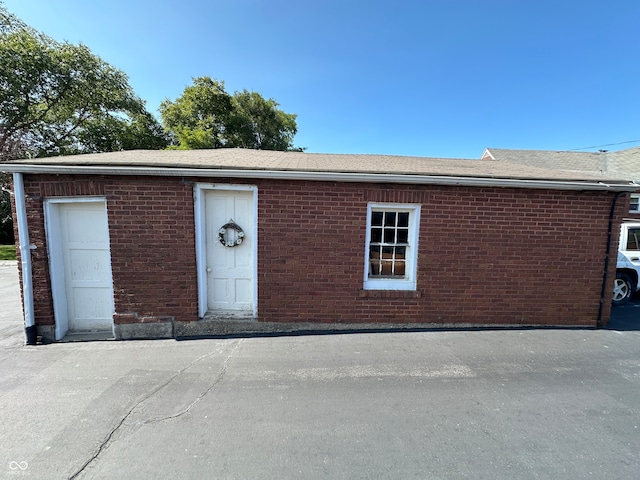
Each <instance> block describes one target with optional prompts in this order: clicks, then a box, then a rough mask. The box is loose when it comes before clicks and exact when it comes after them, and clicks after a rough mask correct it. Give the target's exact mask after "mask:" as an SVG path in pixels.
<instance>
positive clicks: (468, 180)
mask: <svg viewBox="0 0 640 480" xmlns="http://www.w3.org/2000/svg"><path fill="white" fill-rule="evenodd" d="M1 168H2V171H4V172H7V173H27V174H30V173H31V174H34V173H36V174H37V173H47V174H56V175H77V174H85V175H142V176H165V177H214V178H221V177H234V178H262V179H276V180H309V181H334V182H353V183H362V182H366V183H400V184H414V185H448V186H473V187H505V188H506V187H510V188H535V189H546V190H582V191H585V190H588V191H613V192H635V191H638V190H640V184H636V183H634V182H631V181H629V182H624V181H619V180H610V181H609V182H608V183H607V182H606V181H588V180H549V179H518V178H507V177H460V176H450V175H421V174H391V173H343V172H315V171H302V170H300V171H297V170H296V171H292V170H239V169H228V168H225V169H210V168H167V167H109V166H68V165H25V164H11V163H5V164H2V167H1Z"/></svg>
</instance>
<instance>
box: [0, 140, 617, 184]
mask: <svg viewBox="0 0 640 480" xmlns="http://www.w3.org/2000/svg"><path fill="white" fill-rule="evenodd" d="M493 151H494V150H492V152H493ZM496 151H497V150H496ZM503 151H504V152H515V151H513V150H501V151H500V152H503ZM513 158H515V157H510V159H513ZM27 165H39V166H45V165H51V166H70V167H74V166H76V167H77V166H96V167H98V166H99V167H113V168H118V167H144V168H176V169H177V168H182V169H185V168H187V169H232V170H259V171H297V172H327V173H336V172H338V173H340V172H342V173H351V174H360V173H361V174H396V175H432V176H455V177H470V178H506V179H519V180H528V179H532V180H551V181H553V180H567V181H599V182H617V183H620V182H621V181H623V180H624V177H622V178H620V177H617V176H614V175H603V174H601V173H600V172H598V171H590V172H586V171H578V170H575V169H573V170H559V169H558V168H557V166H556V168H549V167H548V166H546V165H545V166H534V165H529V164H526V163H522V164H519V163H517V162H513V161H500V159H497V161H480V160H477V159H475V160H471V159H450V158H428V157H408V156H393V155H361V154H322V153H306V152H277V151H267V150H247V149H235V148H234V149H215V150H131V151H123V152H111V153H97V154H85V155H70V156H64V157H48V158H35V159H29V160H19V161H13V162H11V163H10V164H5V165H4V167H5V168H4V169H5V170H6V171H21V169H22V167H26V166H27ZM1 169H3V165H2V164H0V170H1Z"/></svg>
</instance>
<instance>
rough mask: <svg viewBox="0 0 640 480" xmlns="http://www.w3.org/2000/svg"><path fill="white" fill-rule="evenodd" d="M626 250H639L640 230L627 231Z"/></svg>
mask: <svg viewBox="0 0 640 480" xmlns="http://www.w3.org/2000/svg"><path fill="white" fill-rule="evenodd" d="M627 250H640V228H630V229H629V230H628V231H627Z"/></svg>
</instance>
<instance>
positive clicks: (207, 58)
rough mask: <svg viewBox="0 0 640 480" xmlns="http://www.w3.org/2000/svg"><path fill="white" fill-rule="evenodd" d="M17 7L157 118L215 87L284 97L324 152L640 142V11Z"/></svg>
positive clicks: (579, 4)
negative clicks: (91, 56)
mask: <svg viewBox="0 0 640 480" xmlns="http://www.w3.org/2000/svg"><path fill="white" fill-rule="evenodd" d="M4 4H5V7H6V8H7V9H8V10H9V11H11V12H12V13H14V14H16V15H17V16H18V17H20V18H21V19H22V20H23V21H25V22H26V23H28V24H29V25H31V26H33V27H34V28H36V29H38V30H41V31H43V32H44V33H46V34H48V35H49V36H51V37H53V38H55V39H57V40H67V41H70V42H73V43H78V42H82V43H84V44H85V45H87V46H88V47H90V48H91V50H92V51H93V52H94V53H96V54H98V55H99V56H100V57H102V58H103V59H104V60H106V61H107V62H109V63H111V64H112V65H113V66H115V67H117V68H119V69H121V70H123V71H124V72H125V73H127V75H128V76H129V80H130V84H131V85H132V87H133V88H134V90H135V91H136V93H137V94H138V95H139V96H140V97H142V98H143V99H145V100H146V101H147V107H148V109H149V110H150V111H152V112H153V113H155V114H157V108H158V105H159V104H160V102H161V101H162V100H163V99H165V98H169V99H172V100H173V99H175V98H176V97H178V96H179V95H180V94H181V92H182V91H183V89H184V87H185V86H187V85H189V84H191V79H192V77H196V76H203V75H208V76H210V77H213V78H217V79H219V80H224V81H225V84H226V87H227V90H228V91H229V92H233V91H236V90H242V89H245V88H246V89H247V90H254V91H257V92H259V93H261V94H262V95H263V96H264V97H266V98H274V99H275V100H276V101H277V102H279V103H280V108H282V109H283V110H284V111H286V112H288V113H295V114H297V115H298V118H297V122H298V135H297V136H296V139H295V144H296V146H302V147H307V151H309V152H326V153H383V154H395V155H416V156H429V157H458V158H479V157H480V155H481V154H482V151H483V150H484V148H485V147H499V148H522V149H551V150H572V149H579V148H582V147H590V146H601V145H609V144H616V145H610V146H604V147H602V148H605V149H609V150H617V149H622V148H628V147H635V146H640V35H639V34H638V24H637V22H638V18H640V2H639V1H638V0H608V1H606V2H605V1H603V0H422V1H419V0H411V1H409V0H395V1H393V2H391V1H388V0H387V1H378V0H367V1H365V0H295V1H294V0H208V1H206V0H183V1H182V2H177V1H175V0H173V1H170V0H153V1H151V0H4ZM623 142H628V143H623ZM631 142H633V143H631ZM592 150H593V149H592ZM596 150H597V148H596Z"/></svg>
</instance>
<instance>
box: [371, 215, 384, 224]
mask: <svg viewBox="0 0 640 480" xmlns="http://www.w3.org/2000/svg"><path fill="white" fill-rule="evenodd" d="M371 225H375V226H380V227H381V226H382V212H371Z"/></svg>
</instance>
